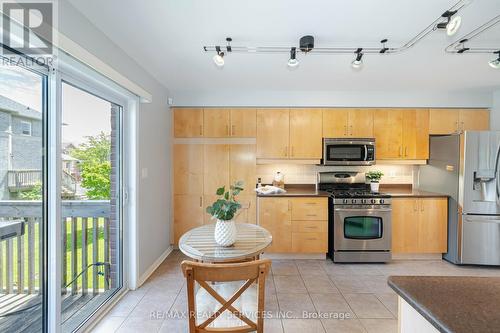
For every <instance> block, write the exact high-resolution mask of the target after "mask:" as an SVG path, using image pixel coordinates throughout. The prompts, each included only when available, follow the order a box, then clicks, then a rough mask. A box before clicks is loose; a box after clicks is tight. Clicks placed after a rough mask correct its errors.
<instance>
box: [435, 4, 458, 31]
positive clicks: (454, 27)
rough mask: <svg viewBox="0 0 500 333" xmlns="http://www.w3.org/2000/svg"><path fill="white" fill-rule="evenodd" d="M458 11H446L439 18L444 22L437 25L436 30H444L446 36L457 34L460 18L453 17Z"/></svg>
mask: <svg viewBox="0 0 500 333" xmlns="http://www.w3.org/2000/svg"><path fill="white" fill-rule="evenodd" d="M457 12H458V11H456V10H451V11H450V10H447V11H446V12H444V13H443V15H441V17H443V18H445V19H446V21H445V22H441V23H438V24H437V25H436V28H438V29H446V34H447V35H448V36H453V35H454V34H456V33H457V31H458V29H460V26H461V25H462V17H460V16H454V15H455V14H456V13H457Z"/></svg>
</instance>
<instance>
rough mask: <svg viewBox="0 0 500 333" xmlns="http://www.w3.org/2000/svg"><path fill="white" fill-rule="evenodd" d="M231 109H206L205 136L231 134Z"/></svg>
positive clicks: (216, 136)
mask: <svg viewBox="0 0 500 333" xmlns="http://www.w3.org/2000/svg"><path fill="white" fill-rule="evenodd" d="M229 111H230V110H229V109H204V110H203V134H204V135H203V136H204V137H206V138H225V137H229V136H230V128H229V125H230V112H229Z"/></svg>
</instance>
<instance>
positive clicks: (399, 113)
mask: <svg viewBox="0 0 500 333" xmlns="http://www.w3.org/2000/svg"><path fill="white" fill-rule="evenodd" d="M373 132H374V135H375V144H376V147H375V149H376V151H375V156H376V159H377V160H384V159H390V160H392V159H401V158H403V110H400V109H377V110H375V111H373Z"/></svg>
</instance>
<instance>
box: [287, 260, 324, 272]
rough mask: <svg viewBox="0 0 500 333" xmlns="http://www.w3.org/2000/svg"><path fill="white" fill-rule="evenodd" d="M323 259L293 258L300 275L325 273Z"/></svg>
mask: <svg viewBox="0 0 500 333" xmlns="http://www.w3.org/2000/svg"><path fill="white" fill-rule="evenodd" d="M322 263H323V260H313V259H310V260H295V265H297V269H298V270H299V273H300V274H301V275H325V274H326V272H325V270H324V269H323V265H322Z"/></svg>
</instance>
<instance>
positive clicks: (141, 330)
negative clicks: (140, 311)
mask: <svg viewBox="0 0 500 333" xmlns="http://www.w3.org/2000/svg"><path fill="white" fill-rule="evenodd" d="M162 324H163V321H162V320H149V319H144V318H131V317H129V318H127V319H126V320H125V321H124V322H123V323H122V324H121V326H120V328H119V329H118V330H117V331H116V332H117V333H145V332H147V333H155V332H158V331H159V330H160V327H161V326H162Z"/></svg>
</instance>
